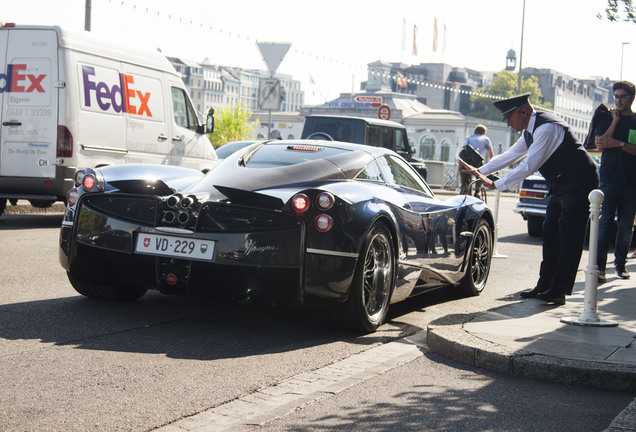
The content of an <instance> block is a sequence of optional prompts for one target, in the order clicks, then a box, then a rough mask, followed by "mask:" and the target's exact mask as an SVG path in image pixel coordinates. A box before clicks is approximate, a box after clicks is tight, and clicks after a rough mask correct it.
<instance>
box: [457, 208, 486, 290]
mask: <svg viewBox="0 0 636 432" xmlns="http://www.w3.org/2000/svg"><path fill="white" fill-rule="evenodd" d="M468 253H469V255H468V264H467V266H466V274H465V275H464V277H463V278H462V280H461V282H460V284H459V289H460V290H461V292H462V294H464V295H469V296H473V295H479V293H480V292H482V291H483V289H484V287H485V286H486V281H487V280H488V274H489V273H490V263H491V261H492V233H491V230H490V225H488V222H486V221H485V220H483V219H482V220H480V221H479V223H478V224H477V229H476V230H475V235H474V236H473V241H472V244H471V247H470V250H469V251H468Z"/></svg>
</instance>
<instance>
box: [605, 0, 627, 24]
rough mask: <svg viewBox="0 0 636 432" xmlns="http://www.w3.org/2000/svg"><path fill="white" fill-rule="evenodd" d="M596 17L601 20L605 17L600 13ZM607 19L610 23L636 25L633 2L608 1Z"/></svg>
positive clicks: (624, 0) (621, 0)
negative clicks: (624, 22) (630, 23)
mask: <svg viewBox="0 0 636 432" xmlns="http://www.w3.org/2000/svg"><path fill="white" fill-rule="evenodd" d="M596 16H597V18H599V19H603V16H602V15H601V14H600V13H599V14H596ZM605 18H607V19H608V20H609V21H627V22H633V23H636V10H634V5H633V4H632V0H607V7H606V8H605Z"/></svg>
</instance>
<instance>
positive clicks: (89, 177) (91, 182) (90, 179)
mask: <svg viewBox="0 0 636 432" xmlns="http://www.w3.org/2000/svg"><path fill="white" fill-rule="evenodd" d="M95 184H97V179H95V176H94V175H93V174H86V175H85V176H84V179H83V180H82V187H83V188H84V190H85V191H86V192H89V191H90V190H91V189H93V188H94V187H95Z"/></svg>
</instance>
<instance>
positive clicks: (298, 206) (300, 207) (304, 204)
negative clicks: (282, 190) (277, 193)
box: [292, 194, 309, 213]
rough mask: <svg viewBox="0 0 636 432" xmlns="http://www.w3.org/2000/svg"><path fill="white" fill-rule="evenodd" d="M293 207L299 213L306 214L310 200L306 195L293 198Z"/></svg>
mask: <svg viewBox="0 0 636 432" xmlns="http://www.w3.org/2000/svg"><path fill="white" fill-rule="evenodd" d="M292 207H293V208H294V210H296V211H297V212H298V213H305V212H306V211H307V209H308V208H309V198H307V195H305V194H298V195H295V196H294V197H293V198H292Z"/></svg>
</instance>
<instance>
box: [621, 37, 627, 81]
mask: <svg viewBox="0 0 636 432" xmlns="http://www.w3.org/2000/svg"><path fill="white" fill-rule="evenodd" d="M625 45H629V42H623V43H622V44H621V79H620V80H621V81H623V53H624V52H625Z"/></svg>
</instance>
